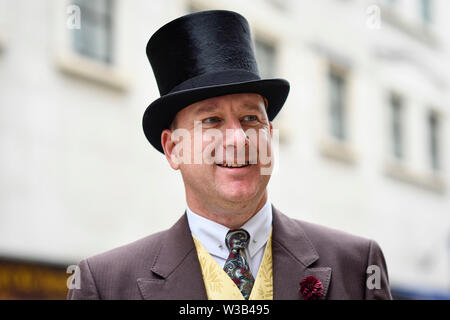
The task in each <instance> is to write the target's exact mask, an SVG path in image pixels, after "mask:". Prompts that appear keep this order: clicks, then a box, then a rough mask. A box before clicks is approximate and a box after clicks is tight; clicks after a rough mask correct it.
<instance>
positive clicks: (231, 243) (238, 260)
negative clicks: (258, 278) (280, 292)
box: [223, 229, 255, 300]
mask: <svg viewBox="0 0 450 320" xmlns="http://www.w3.org/2000/svg"><path fill="white" fill-rule="evenodd" d="M249 240H250V235H249V234H248V232H247V231H245V230H244V229H237V230H230V231H228V233H227V236H226V237H225V243H226V244H227V247H228V249H229V250H230V255H229V256H228V259H227V261H226V262H225V266H224V267H223V270H224V271H225V272H226V273H227V274H228V275H229V276H230V278H231V280H233V282H234V283H235V284H236V285H237V287H238V288H239V290H241V292H242V295H243V296H244V298H245V299H246V300H248V298H249V297H250V292H251V291H252V288H253V283H254V282H255V279H254V278H253V276H252V274H251V273H250V268H249V266H248V263H247V258H246V257H245V251H244V250H245V248H246V247H247V245H248V241H249Z"/></svg>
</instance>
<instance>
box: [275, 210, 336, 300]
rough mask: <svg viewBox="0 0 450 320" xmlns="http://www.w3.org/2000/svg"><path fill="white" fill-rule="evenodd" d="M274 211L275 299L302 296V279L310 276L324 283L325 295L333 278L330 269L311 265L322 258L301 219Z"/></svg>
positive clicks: (293, 298)
mask: <svg viewBox="0 0 450 320" xmlns="http://www.w3.org/2000/svg"><path fill="white" fill-rule="evenodd" d="M272 212H273V235H272V255H273V287H274V288H273V290H274V291H273V295H274V296H273V298H274V300H297V299H303V297H302V295H301V294H300V291H299V287H300V282H301V281H302V280H303V279H304V278H306V277H308V276H314V277H316V278H318V279H319V280H320V281H321V282H322V285H323V293H324V298H326V295H327V291H328V286H329V284H330V280H331V268H330V267H320V268H312V267H310V266H311V265H312V264H313V263H314V262H315V261H317V260H318V259H319V255H318V253H317V251H316V250H315V249H314V247H313V245H312V243H311V241H310V240H309V238H308V237H307V235H306V234H305V232H304V230H303V228H302V227H301V225H300V222H299V221H296V220H293V219H290V218H288V217H287V216H285V215H284V214H282V213H281V212H279V211H278V210H277V209H275V208H274V207H273V206H272ZM322 299H323V298H322Z"/></svg>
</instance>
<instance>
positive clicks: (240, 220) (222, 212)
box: [186, 190, 267, 229]
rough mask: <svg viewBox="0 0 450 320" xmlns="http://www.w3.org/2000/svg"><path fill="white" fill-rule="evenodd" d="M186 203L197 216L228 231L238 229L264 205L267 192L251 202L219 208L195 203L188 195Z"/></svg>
mask: <svg viewBox="0 0 450 320" xmlns="http://www.w3.org/2000/svg"><path fill="white" fill-rule="evenodd" d="M186 201H187V204H188V206H189V209H191V210H192V211H194V212H195V213H196V214H198V215H199V216H202V217H204V218H206V219H209V220H212V221H214V222H216V223H219V224H221V225H223V226H226V227H227V228H229V229H239V228H240V227H241V226H243V225H244V224H245V223H246V222H247V221H248V220H250V219H251V218H252V217H253V216H254V215H255V214H256V213H257V212H258V211H259V210H261V208H262V207H263V206H264V205H265V204H266V201H267V190H265V191H264V193H263V194H262V195H261V196H260V197H258V198H256V199H253V200H252V201H247V202H239V203H232V204H229V205H226V206H221V207H218V206H213V205H209V204H208V203H202V202H199V201H195V199H194V198H192V197H189V196H188V195H187V196H186Z"/></svg>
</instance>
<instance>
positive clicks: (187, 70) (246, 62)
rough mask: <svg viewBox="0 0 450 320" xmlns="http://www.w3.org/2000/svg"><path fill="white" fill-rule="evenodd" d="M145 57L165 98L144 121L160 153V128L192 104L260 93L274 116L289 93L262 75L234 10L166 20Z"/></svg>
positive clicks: (286, 87)
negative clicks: (212, 99)
mask: <svg viewBox="0 0 450 320" xmlns="http://www.w3.org/2000/svg"><path fill="white" fill-rule="evenodd" d="M147 57H148V59H149V60H150V63H151V65H152V68H153V73H154V74H155V78H156V81H157V83H158V88H159V93H160V94H161V97H160V98H158V99H157V100H155V101H154V102H153V103H151V104H150V105H149V106H148V107H147V109H146V110H145V113H144V117H143V120H142V124H143V127H144V133H145V136H146V137H147V139H148V141H150V143H151V144H152V145H153V146H154V147H155V148H156V149H158V150H159V151H160V152H164V150H163V148H162V145H161V132H162V131H163V130H164V129H166V128H168V127H169V126H170V124H171V122H172V120H173V118H174V117H175V115H176V113H177V112H178V111H180V110H181V109H183V108H185V107H187V106H188V105H190V104H192V103H195V102H197V101H201V100H204V99H208V98H212V97H216V96H221V95H226V94H232V93H259V94H260V95H262V96H263V97H265V98H266V99H267V100H268V109H267V114H268V117H269V120H270V121H272V120H273V119H274V118H275V116H276V115H277V113H278V112H279V111H280V109H281V107H282V106H283V104H284V102H285V100H286V98H287V96H288V93H289V82H287V81H286V80H284V79H261V77H260V76H259V72H258V67H257V64H256V60H255V55H254V52H253V45H252V40H251V35H250V28H249V25H248V22H247V20H246V19H245V18H244V17H243V16H241V15H240V14H238V13H236V12H232V11H225V10H210V11H201V12H196V13H192V14H188V15H185V16H182V17H180V18H177V19H175V20H173V21H171V22H169V23H167V24H165V25H164V26H162V27H161V28H160V29H158V30H157V31H156V32H155V33H154V34H153V35H152V37H151V38H150V40H149V41H148V44H147Z"/></svg>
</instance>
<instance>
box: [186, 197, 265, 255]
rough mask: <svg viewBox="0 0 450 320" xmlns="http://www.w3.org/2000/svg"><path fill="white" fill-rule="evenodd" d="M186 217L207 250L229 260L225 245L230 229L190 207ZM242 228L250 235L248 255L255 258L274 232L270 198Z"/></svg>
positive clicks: (193, 232) (194, 233)
mask: <svg viewBox="0 0 450 320" xmlns="http://www.w3.org/2000/svg"><path fill="white" fill-rule="evenodd" d="M186 215H187V219H188V223H189V228H190V229H191V232H192V234H193V235H194V236H195V237H196V238H197V240H198V241H200V243H201V244H202V245H203V246H204V247H205V249H206V250H207V251H208V252H209V253H210V254H212V255H216V256H218V257H221V258H223V259H227V258H228V255H229V251H228V248H227V246H226V244H225V236H226V235H227V233H228V231H229V230H230V229H229V228H228V227H225V226H223V225H221V224H219V223H217V222H214V221H212V220H209V219H207V218H204V217H202V216H200V215H198V214H196V213H195V212H193V211H192V210H191V209H189V206H187V209H186ZM241 228H242V229H245V230H247V232H248V233H249V234H250V243H249V245H248V254H250V257H253V256H254V255H255V254H256V253H257V252H258V250H259V249H261V248H262V247H263V246H265V245H266V242H267V240H268V239H269V236H270V232H271V230H272V205H271V202H270V200H269V199H268V198H267V201H266V203H265V204H264V206H263V207H262V208H261V209H260V210H259V211H258V212H257V213H256V214H255V215H254V216H253V217H252V218H251V219H250V220H248V221H247V222H246V223H245V224H244V225H243V226H242V227H241Z"/></svg>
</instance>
